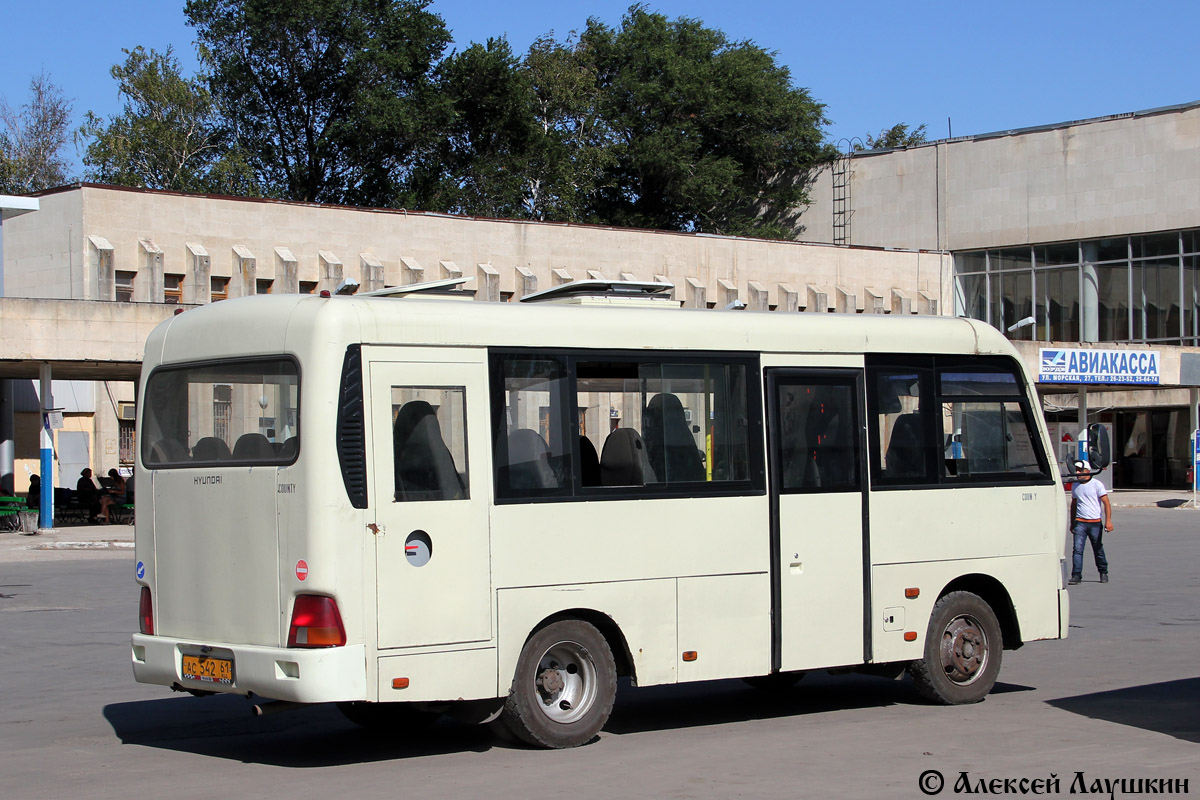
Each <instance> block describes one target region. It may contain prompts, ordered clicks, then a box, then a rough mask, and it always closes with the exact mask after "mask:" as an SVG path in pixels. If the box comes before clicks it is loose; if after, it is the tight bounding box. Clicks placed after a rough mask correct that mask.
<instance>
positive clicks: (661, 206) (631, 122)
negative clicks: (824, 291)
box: [580, 6, 829, 238]
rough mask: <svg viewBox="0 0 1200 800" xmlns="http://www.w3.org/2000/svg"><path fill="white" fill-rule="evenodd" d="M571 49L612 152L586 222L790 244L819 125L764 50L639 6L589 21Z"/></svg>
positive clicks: (815, 157) (817, 109) (818, 145)
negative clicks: (589, 82)
mask: <svg viewBox="0 0 1200 800" xmlns="http://www.w3.org/2000/svg"><path fill="white" fill-rule="evenodd" d="M580 43H581V45H582V48H581V52H582V53H583V54H584V55H585V56H586V58H588V59H589V60H590V61H591V63H592V64H593V65H594V70H595V73H596V76H597V82H598V83H597V85H598V87H599V89H600V98H599V105H600V108H599V113H600V115H601V117H602V118H603V120H604V123H603V124H604V126H605V128H606V132H607V136H608V145H607V146H608V147H609V148H611V152H612V164H611V165H610V166H607V167H606V168H605V169H604V175H603V179H602V180H601V182H600V186H599V187H598V190H597V191H596V192H595V194H594V195H593V196H592V197H591V199H590V200H589V203H588V216H589V217H590V218H591V219H592V221H596V222H603V223H607V224H615V225H626V226H636V227H647V228H660V229H669V230H692V231H704V232H710V233H722V234H736V235H749V236H763V237H779V238H791V237H793V236H795V234H796V231H797V227H796V218H797V216H798V213H797V210H798V209H799V208H800V207H801V206H802V205H803V204H804V203H805V202H806V201H807V192H806V188H807V181H808V180H809V178H808V175H809V170H810V168H811V167H813V166H814V165H816V164H818V163H821V162H822V161H824V160H827V159H828V157H829V152H828V149H829V148H828V147H827V146H826V145H824V144H823V143H822V139H823V135H822V132H821V126H822V125H823V124H825V123H826V119H825V115H824V106H823V105H822V104H821V103H817V102H816V101H814V100H813V99H812V98H811V97H810V96H809V94H808V92H807V90H805V89H799V88H796V87H794V86H793V85H792V81H791V75H790V73H789V71H788V69H787V68H786V67H785V66H782V65H780V64H778V63H777V62H776V60H775V56H774V54H772V53H770V52H767V51H766V50H763V49H762V48H760V47H757V46H755V45H753V44H752V43H750V42H730V41H729V40H728V39H727V38H726V36H725V35H724V34H723V33H721V32H720V31H718V30H714V29H712V28H706V27H705V26H704V25H703V24H702V23H700V22H699V21H697V20H693V19H687V18H680V19H676V20H672V21H669V20H667V18H666V17H665V16H663V15H661V14H654V13H650V12H648V11H646V10H645V8H644V7H642V6H633V7H632V8H630V10H629V12H628V13H627V14H626V15H625V17H624V19H623V20H622V23H621V27H620V28H619V29H617V30H614V29H611V28H609V27H607V26H606V25H604V24H603V23H601V22H599V21H598V20H596V19H590V20H589V21H588V25H587V29H586V30H585V31H584V33H583V35H582V37H581V42H580Z"/></svg>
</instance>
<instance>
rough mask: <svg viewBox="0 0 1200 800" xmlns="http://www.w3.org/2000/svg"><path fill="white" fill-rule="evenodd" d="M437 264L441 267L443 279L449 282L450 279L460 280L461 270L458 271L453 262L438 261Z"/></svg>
mask: <svg viewBox="0 0 1200 800" xmlns="http://www.w3.org/2000/svg"><path fill="white" fill-rule="evenodd" d="M438 263H439V264H440V265H441V267H442V277H443V278H445V279H446V280H451V279H452V278H461V277H462V270H461V269H459V268H458V265H457V264H455V263H454V262H453V261H440V262H438Z"/></svg>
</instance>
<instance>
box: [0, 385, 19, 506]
mask: <svg viewBox="0 0 1200 800" xmlns="http://www.w3.org/2000/svg"><path fill="white" fill-rule="evenodd" d="M14 402H15V401H14V396H13V382H12V381H11V380H8V379H5V380H2V381H0V494H3V495H5V496H6V497H12V496H13V495H14V494H15V493H16V476H15V475H14V473H15V472H16V469H17V428H16V424H15V422H14V421H13V420H14V417H13V409H14V406H13V403H14Z"/></svg>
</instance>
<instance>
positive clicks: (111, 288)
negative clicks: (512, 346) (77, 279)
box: [83, 236, 117, 300]
mask: <svg viewBox="0 0 1200 800" xmlns="http://www.w3.org/2000/svg"><path fill="white" fill-rule="evenodd" d="M87 241H88V274H87V276H85V277H84V287H83V297H84V299H86V300H116V299H117V276H116V273H115V272H114V271H113V246H112V244H111V243H109V241H108V239H105V238H104V237H103V236H89V237H87Z"/></svg>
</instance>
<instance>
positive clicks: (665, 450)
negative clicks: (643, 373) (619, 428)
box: [642, 392, 704, 483]
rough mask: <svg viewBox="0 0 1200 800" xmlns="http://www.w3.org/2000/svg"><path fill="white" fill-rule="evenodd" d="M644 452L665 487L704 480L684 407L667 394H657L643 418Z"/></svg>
mask: <svg viewBox="0 0 1200 800" xmlns="http://www.w3.org/2000/svg"><path fill="white" fill-rule="evenodd" d="M642 425H643V428H644V430H645V431H646V451H647V453H648V454H649V457H650V466H651V467H653V468H654V473H655V475H656V476H658V478H659V480H663V481H666V482H667V483H679V482H682V481H702V480H704V464H703V462H702V461H701V460H700V451H699V450H698V449H696V440H695V438H694V437H693V436H692V428H691V425H689V424H688V421H687V416H686V415H685V414H684V411H683V403H681V402H679V398H678V397H676V396H675V395H673V394H670V393H668V392H663V393H661V394H656V395H654V397H652V398H651V399H650V402H649V403H647V404H646V413H645V414H644V415H643V417H642Z"/></svg>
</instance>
